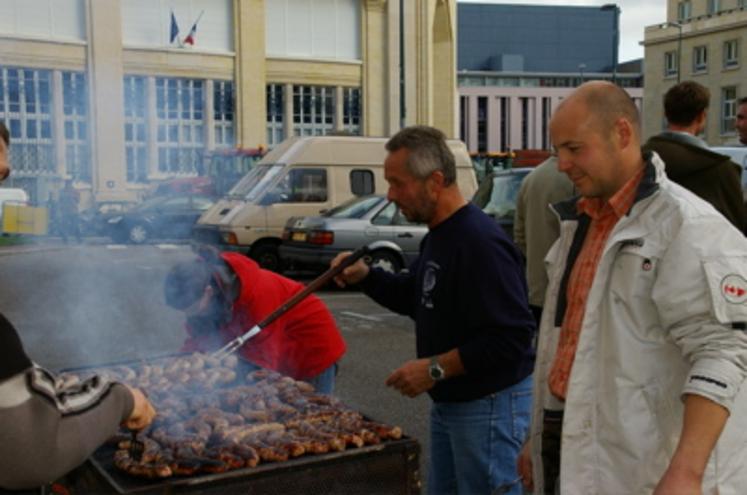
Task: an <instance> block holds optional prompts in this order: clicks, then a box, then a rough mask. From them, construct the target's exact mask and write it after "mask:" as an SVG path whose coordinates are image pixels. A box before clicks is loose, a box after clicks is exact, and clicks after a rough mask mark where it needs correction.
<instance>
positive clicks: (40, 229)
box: [3, 202, 49, 235]
mask: <svg viewBox="0 0 747 495" xmlns="http://www.w3.org/2000/svg"><path fill="white" fill-rule="evenodd" d="M48 227H49V214H48V212H47V209H46V208H39V207H34V206H25V205H18V204H12V203H10V202H5V203H4V204H3V232H4V233H6V234H32V235H45V234H46V233H47V229H48Z"/></svg>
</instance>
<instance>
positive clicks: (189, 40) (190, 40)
mask: <svg viewBox="0 0 747 495" xmlns="http://www.w3.org/2000/svg"><path fill="white" fill-rule="evenodd" d="M204 13H205V11H204V10H203V11H202V12H200V15H199V16H198V17H197V20H196V21H195V23H194V24H192V29H190V30H189V34H187V37H186V38H184V44H185V45H192V46H195V36H197V23H198V22H200V19H202V14H204Z"/></svg>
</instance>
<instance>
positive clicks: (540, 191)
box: [514, 157, 574, 327]
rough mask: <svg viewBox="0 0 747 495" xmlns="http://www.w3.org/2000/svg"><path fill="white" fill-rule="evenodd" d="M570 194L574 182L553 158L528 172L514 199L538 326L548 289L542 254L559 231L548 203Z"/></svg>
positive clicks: (518, 236)
mask: <svg viewBox="0 0 747 495" xmlns="http://www.w3.org/2000/svg"><path fill="white" fill-rule="evenodd" d="M573 193H574V189H573V183H572V182H571V181H570V179H568V176H567V175H565V174H564V173H563V172H561V171H559V170H558V160H557V159H556V158H554V157H552V158H548V159H547V160H545V161H544V162H542V163H540V164H539V165H538V166H537V168H535V169H534V170H532V171H531V172H529V174H528V175H527V176H526V177H525V178H524V180H523V181H522V183H521V189H519V196H518V197H517V198H516V214H515V217H514V242H516V245H517V246H518V247H519V250H521V252H522V253H524V257H525V258H526V264H527V285H528V286H529V308H530V309H531V310H532V314H534V318H535V320H536V321H537V326H538V327H539V323H540V319H541V316H542V305H543V304H544V300H545V290H546V289H547V269H546V268H545V256H546V255H547V252H548V251H549V250H550V247H551V246H552V245H553V243H554V242H555V240H556V239H557V238H558V235H559V234H560V221H559V220H558V216H557V215H556V214H555V212H553V211H552V209H551V208H550V205H551V204H553V203H557V202H558V201H561V200H564V199H568V198H570V197H571V196H573Z"/></svg>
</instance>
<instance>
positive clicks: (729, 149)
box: [711, 146, 747, 202]
mask: <svg viewBox="0 0 747 495" xmlns="http://www.w3.org/2000/svg"><path fill="white" fill-rule="evenodd" d="M711 151H713V152H716V153H719V154H721V155H728V156H730V157H731V161H733V162H734V163H736V164H737V165H739V166H740V167H742V196H743V197H744V200H745V202H747V146H713V147H711Z"/></svg>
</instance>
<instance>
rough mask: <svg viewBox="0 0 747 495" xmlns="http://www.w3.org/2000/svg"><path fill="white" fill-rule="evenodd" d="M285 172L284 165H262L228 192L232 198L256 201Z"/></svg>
mask: <svg viewBox="0 0 747 495" xmlns="http://www.w3.org/2000/svg"><path fill="white" fill-rule="evenodd" d="M282 170H283V165H279V164H275V165H260V166H257V167H255V168H253V169H252V170H251V171H250V172H249V173H248V174H246V175H245V176H244V178H243V179H241V180H240V181H239V182H238V184H236V185H235V186H233V188H232V189H231V190H230V191H229V192H228V196H229V197H230V198H238V199H245V200H247V201H254V200H256V199H258V198H259V197H260V196H261V195H262V193H264V192H265V191H266V190H267V188H268V187H269V186H270V184H272V182H273V181H274V179H275V178H276V177H277V176H278V174H280V172H281V171H282Z"/></svg>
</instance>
